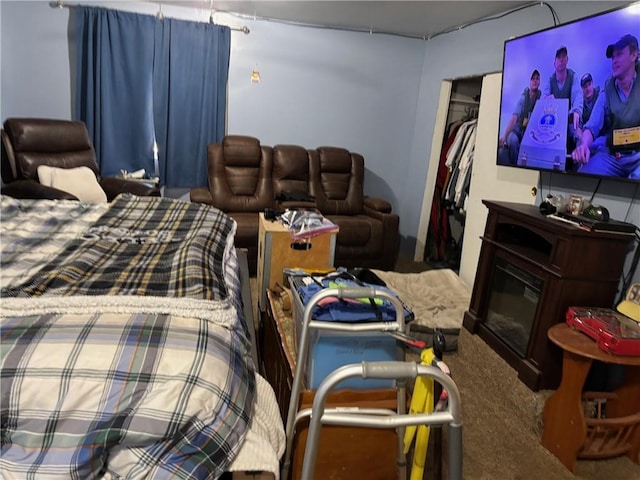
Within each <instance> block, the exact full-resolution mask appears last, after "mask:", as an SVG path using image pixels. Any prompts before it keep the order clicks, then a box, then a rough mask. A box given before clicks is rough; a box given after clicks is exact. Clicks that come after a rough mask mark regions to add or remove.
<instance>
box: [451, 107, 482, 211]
mask: <svg viewBox="0 0 640 480" xmlns="http://www.w3.org/2000/svg"><path fill="white" fill-rule="evenodd" d="M477 125H478V120H477V119H475V118H474V119H473V120H469V121H467V122H464V123H463V124H462V125H461V126H460V128H459V129H458V130H457V132H456V136H455V139H454V141H453V144H452V146H451V148H450V150H449V152H448V153H447V160H446V166H447V168H448V170H449V172H450V176H449V182H448V184H447V186H446V190H445V192H446V193H445V205H446V206H448V207H450V209H451V210H453V211H454V213H458V214H460V215H462V216H463V217H464V212H465V202H466V200H467V198H468V194H469V184H470V183H471V168H472V164H473V154H474V150H475V145H476V127H477Z"/></svg>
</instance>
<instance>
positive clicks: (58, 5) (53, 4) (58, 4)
mask: <svg viewBox="0 0 640 480" xmlns="http://www.w3.org/2000/svg"><path fill="white" fill-rule="evenodd" d="M49 6H50V7H51V8H70V7H73V6H74V5H68V4H66V3H64V2H63V1H62V0H57V1H55V2H49ZM229 29H230V30H233V31H235V32H242V33H244V34H245V35H249V33H251V30H249V27H247V26H244V27H229Z"/></svg>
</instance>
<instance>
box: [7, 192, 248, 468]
mask: <svg viewBox="0 0 640 480" xmlns="http://www.w3.org/2000/svg"><path fill="white" fill-rule="evenodd" d="M64 203H65V202H60V204H61V206H63V207H64V205H63V204H64ZM9 205H12V207H9ZM37 205H38V202H37V201H24V200H15V201H14V200H12V201H6V199H5V198H3V199H2V212H1V214H2V216H3V223H2V228H3V231H2V232H1V233H2V234H3V235H4V233H5V231H4V227H5V222H4V219H5V213H6V214H11V215H14V214H15V215H20V212H22V214H25V215H26V216H25V218H28V217H29V215H28V212H29V211H30V209H32V208H37ZM75 205H76V206H77V205H78V203H77V202H76V204H75ZM68 211H69V210H68V206H67V209H66V210H65V208H62V210H61V212H63V214H65V212H66V213H68ZM16 212H17V213H16ZM35 217H37V216H35ZM38 221H39V220H36V222H38ZM234 229H235V224H234V223H233V222H232V221H231V220H230V219H229V218H228V217H227V216H225V215H224V214H221V213H220V212H218V211H216V210H215V209H212V208H210V207H206V206H203V205H198V204H189V203H186V202H179V201H173V200H168V199H161V198H144V197H130V196H123V197H119V198H118V199H117V200H116V201H114V203H113V204H111V206H110V208H109V209H108V211H107V212H106V213H104V215H102V216H101V217H100V218H99V219H98V220H97V221H96V222H95V223H93V224H91V225H90V226H89V227H88V228H86V229H84V230H83V233H82V232H81V234H80V235H74V236H73V238H72V239H70V240H69V241H68V242H67V243H65V244H64V246H62V247H61V248H59V249H58V254H57V255H53V256H52V257H53V258H52V259H51V261H50V262H48V263H45V264H44V265H43V266H41V267H40V268H38V269H37V270H38V271H37V272H35V273H34V274H33V275H31V276H30V277H29V278H28V279H27V280H25V281H24V282H22V283H19V282H18V283H16V282H12V283H7V282H4V281H3V282H2V286H3V288H2V291H1V295H2V305H1V308H0V313H1V317H0V322H1V323H0V335H1V341H2V344H1V347H2V348H1V350H0V368H1V371H0V374H1V378H0V382H1V385H0V387H1V397H0V421H1V423H2V430H1V432H0V448H1V451H0V471H1V472H2V475H3V476H4V477H5V478H47V479H56V478H60V479H62V478H64V479H69V478H78V479H86V478H113V479H116V478H185V479H187V478H193V479H198V478H203V479H204V478H217V477H218V476H219V475H221V473H222V472H223V471H224V470H225V468H226V467H227V466H228V465H229V464H230V462H231V461H232V460H233V458H234V457H235V455H236V453H237V451H238V450H239V448H240V446H241V444H242V440H243V438H244V435H245V434H246V430H247V428H248V423H249V420H250V417H251V414H252V406H253V401H254V392H255V371H254V365H253V363H252V360H251V356H250V348H249V339H248V337H247V330H246V324H245V322H244V319H243V318H242V316H241V312H242V308H241V299H240V296H239V292H240V281H239V268H238V263H237V259H236V257H235V250H234V249H233V233H234V231H235V230H234ZM27 231H29V232H32V233H33V232H37V231H40V232H43V233H44V235H45V236H46V231H47V229H46V228H42V225H39V226H37V225H33V228H28V229H27ZM32 241H33V239H32ZM41 242H42V243H43V244H46V243H47V242H46V239H44V238H43V239H41ZM36 243H37V242H36ZM12 245H13V247H10V246H7V245H5V243H4V242H3V251H2V252H0V254H2V257H3V262H4V261H5V260H6V264H5V263H3V270H4V268H5V266H6V267H7V268H8V269H9V270H12V268H10V267H11V264H13V262H19V261H20V260H19V258H18V257H19V256H17V255H13V256H11V255H8V256H6V257H5V247H6V248H7V249H8V250H10V249H11V248H15V242H13V243H12ZM12 257H13V261H10V259H11V258H12ZM14 266H15V265H14ZM170 267H172V268H170ZM1 274H2V272H1V271H0V275H1ZM5 285H6V287H5Z"/></svg>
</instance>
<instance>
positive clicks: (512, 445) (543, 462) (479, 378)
mask: <svg viewBox="0 0 640 480" xmlns="http://www.w3.org/2000/svg"><path fill="white" fill-rule="evenodd" d="M428 269H429V266H428V265H426V264H424V263H413V262H410V261H408V260H406V259H402V258H401V259H400V261H399V263H398V266H397V268H396V271H400V272H404V273H414V272H420V271H423V270H428ZM256 283H257V282H256V281H255V278H252V279H251V287H252V297H253V299H255V298H257V297H256ZM254 303H255V300H254ZM254 311H255V309H254ZM445 362H446V363H447V364H448V365H449V367H450V368H451V371H452V375H453V378H454V380H455V381H456V384H457V386H458V388H459V390H460V393H461V397H462V411H463V472H464V478H465V480H563V479H567V480H569V479H579V480H603V479H604V480H640V466H638V465H636V464H634V463H632V462H631V461H630V460H629V459H628V458H627V457H618V458H615V459H610V460H599V461H586V460H581V461H579V462H578V466H577V468H576V472H575V475H574V474H572V473H571V472H569V471H568V470H567V469H566V468H565V467H564V466H563V465H562V464H561V463H560V462H559V461H558V460H557V459H556V458H555V457H554V456H553V455H552V454H551V453H550V452H548V451H547V450H546V449H545V448H544V447H542V446H541V445H540V443H539V438H540V433H541V429H542V420H541V418H542V408H543V405H544V401H545V400H546V398H547V397H548V396H549V394H550V393H551V392H549V391H543V392H538V393H534V392H532V391H531V390H529V389H528V388H527V387H526V386H525V385H524V384H523V383H522V382H520V380H518V378H517V373H516V371H515V370H513V369H512V368H511V367H510V366H509V365H508V364H507V363H506V362H505V361H504V360H502V359H501V358H500V357H499V356H498V355H497V354H496V353H495V352H494V351H493V350H492V349H491V348H489V347H488V346H487V345H486V344H485V343H484V341H483V340H481V339H480V338H479V337H478V336H476V335H471V334H470V333H469V332H467V331H466V330H465V329H464V328H463V329H462V330H461V331H460V335H459V338H458V351H457V352H456V353H448V354H446V355H445ZM444 439H445V445H444V453H443V458H444V465H443V471H444V478H445V479H446V457H447V453H446V452H447V446H446V428H445V432H444ZM364 477H366V472H363V478H364ZM430 478H431V476H430V474H429V472H426V473H425V479H430Z"/></svg>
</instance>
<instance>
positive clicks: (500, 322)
mask: <svg viewBox="0 0 640 480" xmlns="http://www.w3.org/2000/svg"><path fill="white" fill-rule="evenodd" d="M543 284H544V281H543V280H542V279H541V278H540V277H538V276H536V275H533V274H532V273H531V272H528V271H525V270H523V269H521V268H519V267H517V266H515V265H514V264H512V263H510V262H508V261H507V260H505V259H503V258H496V260H495V266H494V272H493V283H492V285H491V290H490V297H489V309H488V312H487V320H486V326H487V328H489V330H491V331H492V332H493V333H494V334H495V335H496V336H498V338H500V339H501V340H502V341H503V342H504V343H505V344H507V345H508V346H509V347H510V348H511V349H513V350H514V351H515V352H516V353H517V354H518V355H520V356H521V357H522V358H525V356H526V353H527V346H528V344H529V337H530V335H531V327H532V326H533V322H534V319H535V315H536V309H537V307H538V302H539V300H540V293H541V292H542V287H543Z"/></svg>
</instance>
